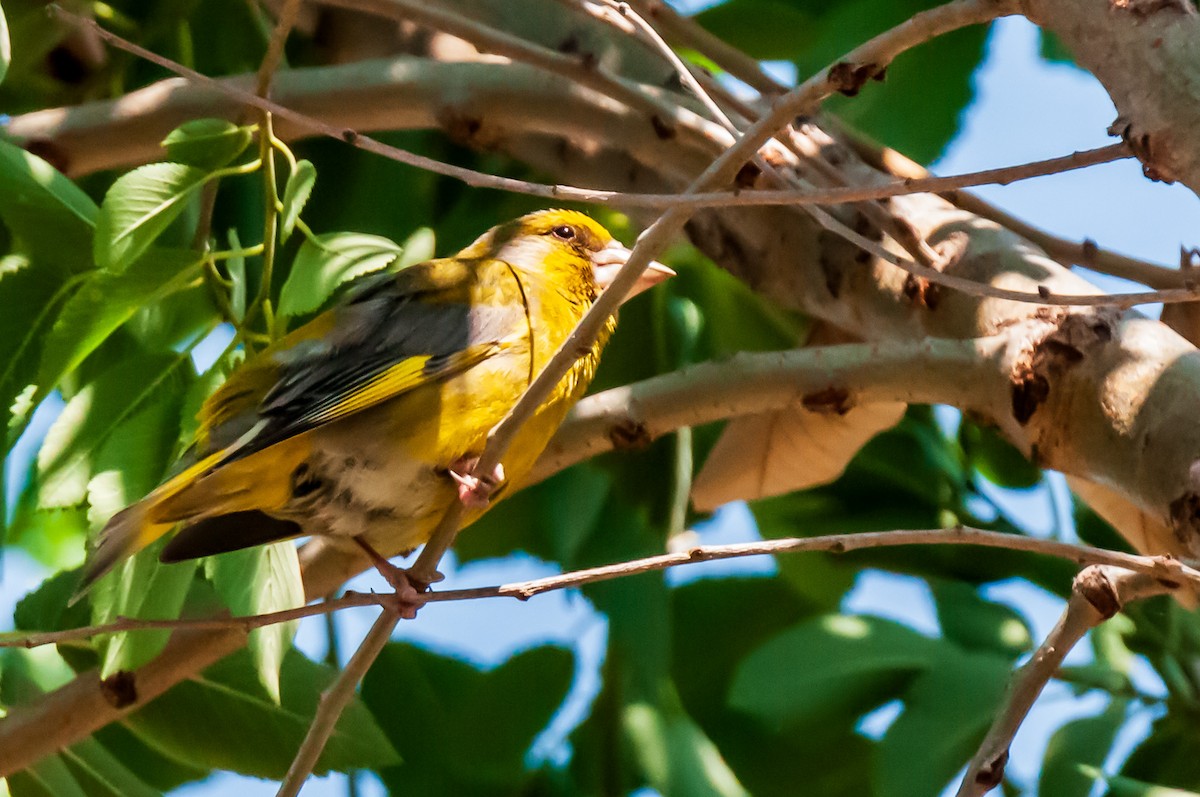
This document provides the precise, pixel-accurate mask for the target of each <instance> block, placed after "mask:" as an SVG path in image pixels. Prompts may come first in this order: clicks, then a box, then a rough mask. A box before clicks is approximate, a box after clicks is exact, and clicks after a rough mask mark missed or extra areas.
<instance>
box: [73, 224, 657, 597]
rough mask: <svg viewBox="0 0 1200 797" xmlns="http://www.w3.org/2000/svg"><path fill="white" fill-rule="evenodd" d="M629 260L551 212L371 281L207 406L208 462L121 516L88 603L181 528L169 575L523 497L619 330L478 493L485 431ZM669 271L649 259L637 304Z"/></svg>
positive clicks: (413, 543) (575, 373) (602, 237)
mask: <svg viewBox="0 0 1200 797" xmlns="http://www.w3.org/2000/svg"><path fill="white" fill-rule="evenodd" d="M628 256H629V250H628V249H626V248H625V247H624V246H622V245H621V244H620V243H619V242H617V241H615V240H614V239H613V237H612V236H611V235H610V234H609V233H608V231H607V230H605V229H604V228H603V227H602V226H600V225H599V224H597V223H596V222H595V221H593V220H592V219H590V218H588V217H587V216H585V215H583V214H581V213H576V212H574V211H566V210H547V211H540V212H537V213H531V214H529V215H527V216H522V217H521V218H519V219H516V220H515V221H511V222H508V223H506V224H502V225H500V226H498V227H494V228H493V229H491V230H489V231H488V232H486V233H484V234H483V235H482V236H481V237H480V238H479V239H478V240H477V241H475V243H473V244H471V245H470V246H468V247H467V248H466V249H463V250H462V251H461V252H459V253H458V254H457V255H454V256H453V257H449V258H441V259H436V260H430V261H427V262H425V263H420V264H418V265H414V266H411V267H409V268H406V269H403V270H401V271H399V272H396V273H394V274H392V273H387V274H380V275H376V276H375V277H371V278H367V279H365V280H363V281H362V283H361V284H360V285H359V286H357V287H356V288H355V289H354V290H352V291H351V292H350V293H349V294H348V295H347V296H346V297H345V299H344V300H343V301H342V302H341V303H340V304H338V305H337V306H335V307H334V308H332V309H330V310H328V311H327V312H325V313H323V314H321V315H320V316H318V317H317V318H315V319H313V320H312V321H310V322H309V323H307V324H305V325H304V326H302V327H300V328H298V329H296V330H295V331H293V332H292V333H290V334H289V335H287V336H286V337H284V338H282V339H281V340H279V341H278V342H277V343H275V344H274V345H272V346H271V347H269V348H268V349H266V350H265V351H263V352H262V353H261V354H260V355H258V356H257V357H255V358H254V359H252V360H250V361H248V362H246V363H245V364H244V365H242V366H241V367H240V368H238V369H237V370H236V371H235V372H234V373H233V374H232V375H231V376H230V378H229V380H228V381H227V382H226V383H225V384H224V385H223V386H222V387H221V388H220V389H219V390H217V392H215V393H214V394H213V395H212V396H211V397H210V398H209V399H208V401H207V402H206V403H205V405H204V407H203V408H202V409H201V411H200V416H199V417H200V432H199V434H198V436H197V441H196V446H195V449H196V453H197V455H198V456H199V461H198V462H196V464H194V465H192V466H191V467H189V468H187V469H186V470H184V471H183V472H181V473H180V474H178V475H177V476H174V477H173V478H171V479H169V480H168V481H167V482H166V483H164V484H163V485H162V486H160V487H159V488H158V489H156V490H154V491H153V492H152V493H150V495H148V496H146V498H144V499H143V500H141V501H139V502H138V503H136V504H134V505H132V506H130V507H128V508H127V509H124V510H122V511H121V512H119V513H117V514H116V515H114V516H113V518H112V519H111V520H110V521H109V522H108V525H106V526H105V527H104V529H103V530H102V531H101V532H100V535H99V537H98V540H97V543H96V546H95V549H94V550H93V551H92V553H91V555H90V557H89V559H88V563H87V565H86V567H85V569H84V576H83V582H82V585H81V587H80V591H81V592H82V591H83V590H85V589H87V587H89V586H90V585H91V584H92V583H93V582H95V581H96V579H98V578H100V577H101V576H103V575H104V574H105V573H107V572H108V571H109V570H110V569H112V567H113V566H114V565H116V564H117V563H118V562H120V561H121V560H122V559H124V558H126V557H128V556H130V555H132V554H134V553H136V552H137V551H139V550H141V549H142V548H145V547H146V546H147V545H149V544H150V543H152V542H154V541H155V540H157V539H158V538H159V537H161V536H163V535H164V534H166V533H168V532H170V531H172V530H173V529H178V531H177V532H176V534H175V536H174V537H173V538H172V539H171V540H170V542H168V543H167V545H166V546H165V547H164V548H163V551H162V554H161V559H162V560H163V561H166V562H173V561H179V560H183V559H191V558H194V557H198V556H206V555H209V554H216V553H221V552H224V551H232V550H237V549H239V548H247V547H250V546H254V545H261V544H264V543H268V542H274V541H276V540H282V539H288V538H291V537H298V536H301V535H308V534H321V535H333V536H337V537H343V538H346V539H358V540H359V541H361V542H364V543H366V544H367V545H369V546H370V547H371V548H374V549H375V550H378V551H379V552H380V553H381V554H382V555H384V556H391V555H395V554H396V553H399V552H401V551H408V550H411V549H413V548H415V547H417V546H418V545H420V544H422V543H424V542H425V541H427V540H428V539H429V536H430V535H431V534H432V533H433V529H434V527H435V526H436V525H437V523H438V520H439V519H440V518H441V516H442V515H443V514H444V513H445V511H446V509H447V508H448V507H449V505H450V504H451V503H452V502H453V501H455V500H462V501H463V502H464V503H466V504H467V505H468V507H470V509H469V511H468V512H467V515H466V522H468V523H469V522H471V521H472V520H474V519H476V518H478V517H479V516H480V515H481V514H482V513H483V511H485V509H486V507H487V503H488V501H487V496H488V494H489V492H490V488H491V487H492V486H493V483H495V482H499V481H501V480H503V481H506V482H508V483H517V484H519V483H520V482H521V480H522V479H523V478H524V476H525V474H526V473H527V472H528V471H529V469H530V468H531V467H532V466H533V464H534V461H535V460H536V459H537V457H538V455H539V454H541V452H542V450H543V449H544V448H545V446H546V444H547V443H548V442H549V441H550V437H551V436H552V435H553V434H554V431H555V429H556V428H557V427H558V425H559V423H560V422H561V421H562V419H563V416H564V415H565V414H566V412H567V410H568V409H569V408H570V407H571V405H572V404H573V403H574V402H575V401H576V400H578V399H579V398H580V397H581V396H582V395H583V393H584V391H585V390H586V389H587V386H588V383H589V382H590V381H591V379H592V376H593V374H594V373H595V370H596V365H597V362H598V360H599V357H600V351H601V349H603V347H604V344H605V342H606V341H607V340H608V337H609V335H610V334H611V333H612V331H613V328H614V326H615V323H616V322H615V319H610V321H609V322H608V324H607V326H606V327H605V328H604V330H603V332H602V333H601V334H600V336H599V338H598V339H597V340H596V342H595V344H594V345H593V346H592V348H591V350H590V351H589V352H587V353H586V354H585V355H583V356H582V357H580V358H579V359H578V360H577V361H576V362H575V364H574V366H573V367H572V368H571V370H570V371H569V372H568V373H567V375H566V376H565V377H563V379H562V381H561V382H560V383H559V384H558V386H557V388H556V389H555V391H554V393H553V395H552V396H551V397H550V398H549V399H548V400H547V401H546V402H545V403H544V404H543V405H542V406H541V407H540V409H539V410H538V412H537V414H536V415H535V416H534V417H533V418H532V419H531V420H530V421H529V422H528V423H526V424H525V425H524V426H523V427H522V428H521V430H520V432H519V433H518V435H517V437H516V438H515V439H514V441H513V443H512V446H511V447H510V449H509V453H508V456H507V458H506V459H505V462H504V472H498V473H496V474H492V475H491V476H490V477H488V478H485V479H484V482H485V483H483V484H480V483H479V481H478V480H476V479H474V478H472V477H471V476H470V473H471V470H472V468H473V465H474V462H475V460H476V459H477V458H478V457H479V455H480V454H481V453H482V451H483V447H484V442H485V439H486V437H487V433H488V431H489V430H490V429H491V428H492V427H493V426H495V425H496V424H497V423H498V422H499V421H500V419H501V418H503V417H504V415H505V413H506V412H507V411H508V410H509V408H510V407H512V406H513V404H514V403H516V401H517V399H519V398H520V396H521V394H522V392H524V390H525V388H526V387H528V385H529V383H530V382H531V381H532V380H533V378H534V377H535V376H536V375H537V374H538V372H539V371H540V370H541V369H542V368H543V367H544V366H545V364H546V362H547V361H548V360H549V358H550V357H551V356H552V355H553V354H554V352H555V350H556V349H557V348H558V347H559V345H560V344H561V343H562V342H563V341H564V340H565V339H566V338H567V335H568V334H569V333H570V332H571V330H572V329H573V328H574V327H575V325H576V324H577V323H578V321H579V320H580V318H582V317H583V314H584V313H585V312H586V311H587V309H588V308H589V307H590V306H591V305H592V303H593V302H594V301H595V300H596V297H597V296H598V295H599V293H600V292H601V291H602V290H604V288H605V287H606V286H607V285H608V284H609V283H610V282H611V281H612V279H613V277H614V276H615V275H616V272H617V270H618V269H619V268H620V266H621V265H622V264H623V263H624V262H625V261H626V259H627V258H628ZM673 273H674V272H672V271H671V270H670V269H668V268H666V267H665V266H663V265H661V264H658V263H652V264H651V266H650V267H649V268H648V269H647V270H646V271H645V273H644V274H643V276H642V278H641V280H640V282H639V284H638V285H637V286H636V287H635V289H634V291H632V292H631V293H630V295H631V296H632V295H633V294H634V293H637V292H639V291H641V290H645V289H646V288H649V287H650V286H652V285H654V284H656V283H658V282H660V281H662V280H664V279H666V278H667V277H669V276H671V275H672V274H673ZM497 497H499V493H497Z"/></svg>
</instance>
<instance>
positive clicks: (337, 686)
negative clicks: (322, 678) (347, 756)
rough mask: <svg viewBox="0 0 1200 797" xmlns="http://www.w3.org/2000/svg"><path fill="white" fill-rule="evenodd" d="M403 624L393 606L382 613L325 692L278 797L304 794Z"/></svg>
mask: <svg viewBox="0 0 1200 797" xmlns="http://www.w3.org/2000/svg"><path fill="white" fill-rule="evenodd" d="M399 622H400V613H399V612H398V611H396V610H395V608H394V607H392V606H389V607H387V608H385V609H384V610H383V611H381V612H380V613H379V617H377V618H376V619H375V625H373V626H371V630H370V631H368V632H367V636H366V638H365V639H363V641H362V644H360V645H359V646H358V650H356V651H354V655H353V656H351V657H350V661H348V662H346V668H345V669H344V670H342V671H341V673H339V674H338V677H337V680H336V681H334V682H333V683H332V684H330V686H329V688H328V689H326V690H325V691H324V692H322V693H321V699H320V701H319V702H318V703H317V713H316V716H314V717H313V721H312V724H311V725H310V726H309V727H308V733H307V734H306V735H305V737H304V741H303V742H302V743H301V744H300V749H298V750H297V751H296V757H295V758H294V759H292V765H291V766H290V767H288V771H287V775H286V776H285V777H284V779H283V782H282V783H280V784H279V791H278V792H276V797H295V795H297V794H299V793H300V788H301V787H302V786H303V785H304V781H306V780H308V776H309V775H311V774H312V771H313V767H315V766H316V765H317V759H318V758H320V756H321V751H322V750H324V749H325V744H326V742H328V741H329V737H330V736H331V735H333V729H334V727H336V726H337V721H338V718H339V717H340V716H341V715H342V711H343V710H344V709H345V708H346V706H347V704H349V702H350V699H351V698H352V697H354V691H355V690H356V689H357V688H358V682H359V681H361V680H362V679H363V676H364V675H366V674H367V670H369V669H370V668H371V665H372V664H374V663H375V659H377V658H379V653H380V651H382V650H383V646H384V645H386V644H387V642H388V640H389V639H390V638H391V636H392V630H393V629H394V628H395V627H396V624H397V623H399Z"/></svg>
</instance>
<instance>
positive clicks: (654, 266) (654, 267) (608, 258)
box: [592, 241, 675, 301]
mask: <svg viewBox="0 0 1200 797" xmlns="http://www.w3.org/2000/svg"><path fill="white" fill-rule="evenodd" d="M629 254H630V250H629V249H628V248H627V247H626V246H624V245H622V244H621V242H620V241H610V242H609V244H608V246H606V247H604V248H603V249H601V250H600V251H599V252H597V253H596V254H594V255H592V270H593V271H594V272H595V274H596V284H597V285H598V286H599V287H600V290H605V289H607V288H608V286H609V285H611V284H612V281H613V280H614V279H616V276H617V272H618V271H620V270H621V266H623V265H625V261H627V260H629ZM674 276H675V272H674V271H672V270H671V269H669V268H667V267H666V266H664V265H663V264H662V263H659V262H658V261H656V260H651V261H650V265H648V266H646V270H645V271H643V272H642V275H641V276H640V277H638V281H637V282H635V283H634V284H633V289H632V290H630V291H629V294H628V295H627V296H626V297H625V301H629V300H630V299H632V298H633V297H634V296H637V295H638V294H639V293H641V292H642V291H644V290H647V289H649V288H653V287H654V286H655V285H657V284H658V283H660V282H662V281H663V280H665V279H668V278H670V277H674Z"/></svg>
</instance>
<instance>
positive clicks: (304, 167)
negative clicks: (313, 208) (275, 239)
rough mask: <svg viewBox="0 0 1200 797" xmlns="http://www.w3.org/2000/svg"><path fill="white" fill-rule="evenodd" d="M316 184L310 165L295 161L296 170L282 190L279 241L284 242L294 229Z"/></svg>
mask: <svg viewBox="0 0 1200 797" xmlns="http://www.w3.org/2000/svg"><path fill="white" fill-rule="evenodd" d="M316 182H317V170H316V168H314V167H313V165H312V163H311V162H310V161H306V160H301V161H297V162H296V168H295V169H293V170H292V173H291V174H289V175H288V180H287V185H285V186H284V188H283V215H282V216H281V217H280V220H279V237H280V240H282V241H286V240H287V239H288V237H289V236H290V235H291V234H292V230H294V229H295V228H296V220H297V219H299V218H300V213H301V212H303V210H304V205H305V204H306V203H307V202H308V198H309V196H311V195H312V190H313V186H314V185H315V184H316Z"/></svg>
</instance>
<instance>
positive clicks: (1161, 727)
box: [1109, 711, 1200, 797]
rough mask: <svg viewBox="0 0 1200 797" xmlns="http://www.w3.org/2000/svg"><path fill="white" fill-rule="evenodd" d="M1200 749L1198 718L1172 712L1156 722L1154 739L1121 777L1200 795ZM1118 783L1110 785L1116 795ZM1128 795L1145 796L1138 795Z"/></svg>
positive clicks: (1125, 767)
mask: <svg viewBox="0 0 1200 797" xmlns="http://www.w3.org/2000/svg"><path fill="white" fill-rule="evenodd" d="M1198 748H1200V727H1197V724H1196V721H1195V717H1194V716H1192V715H1190V713H1186V712H1182V711H1171V712H1168V713H1167V714H1166V715H1165V716H1162V717H1159V718H1158V719H1156V720H1155V721H1154V724H1153V725H1152V726H1151V728H1150V735H1149V736H1147V737H1146V738H1145V739H1143V740H1142V742H1141V743H1140V744H1139V745H1138V746H1137V749H1135V750H1134V751H1133V753H1132V754H1131V755H1130V756H1129V758H1128V760H1126V761H1125V764H1124V765H1123V766H1122V767H1121V775H1122V776H1123V777H1125V778H1132V779H1134V780H1135V781H1144V782H1145V783H1147V784H1150V783H1158V784H1162V786H1170V787H1173V788H1176V789H1190V790H1192V791H1200V756H1197V755H1196V750H1197V749H1198ZM1114 780H1115V779H1110V780H1109V783H1110V785H1112V786H1113V790H1114V792H1115V791H1116V788H1117V787H1116V784H1115V782H1114ZM1159 788H1161V787H1159ZM1118 793H1119V792H1118ZM1126 793H1127V794H1143V792H1136V791H1127V792H1126ZM1151 794H1153V793H1151ZM1168 794H1170V793H1169V792H1168ZM1154 797H1158V795H1154ZM1172 797H1173V796H1172Z"/></svg>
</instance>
